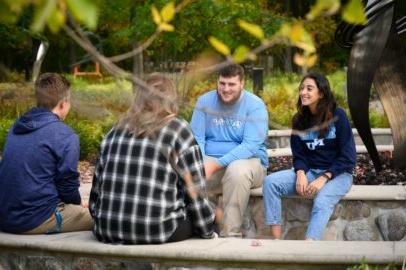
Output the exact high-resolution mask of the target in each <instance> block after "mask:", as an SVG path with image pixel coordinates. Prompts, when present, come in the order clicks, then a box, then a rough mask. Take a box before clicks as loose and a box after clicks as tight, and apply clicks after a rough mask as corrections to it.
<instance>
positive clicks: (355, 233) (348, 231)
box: [344, 219, 378, 241]
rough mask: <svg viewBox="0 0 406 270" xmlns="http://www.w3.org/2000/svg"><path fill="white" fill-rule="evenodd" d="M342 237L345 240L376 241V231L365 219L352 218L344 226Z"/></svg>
mask: <svg viewBox="0 0 406 270" xmlns="http://www.w3.org/2000/svg"><path fill="white" fill-rule="evenodd" d="M344 238H345V240H347V241H376V240H378V233H377V231H376V229H375V228H374V226H372V225H371V224H369V223H368V221H367V220H366V219H361V220H354V221H350V222H348V223H347V225H346V226H345V229H344Z"/></svg>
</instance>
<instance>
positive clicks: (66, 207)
mask: <svg viewBox="0 0 406 270" xmlns="http://www.w3.org/2000/svg"><path fill="white" fill-rule="evenodd" d="M57 211H59V212H60V214H61V216H62V227H61V231H57V232H74V231H90V230H91V229H92V225H93V221H92V217H91V216H90V213H89V209H87V208H84V207H82V206H81V205H76V204H64V203H61V204H59V205H58V207H57ZM56 227H57V220H56V214H55V213H53V214H52V215H51V217H50V218H48V219H47V220H45V222H44V223H42V224H41V225H39V226H38V227H36V228H34V229H32V230H30V231H27V232H25V233H24V234H44V233H48V232H52V231H54V230H55V228H56Z"/></svg>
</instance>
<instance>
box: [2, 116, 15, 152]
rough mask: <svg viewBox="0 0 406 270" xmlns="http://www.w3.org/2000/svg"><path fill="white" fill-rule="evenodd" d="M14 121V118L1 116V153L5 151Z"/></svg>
mask: <svg viewBox="0 0 406 270" xmlns="http://www.w3.org/2000/svg"><path fill="white" fill-rule="evenodd" d="M13 123H14V119H6V118H0V153H2V152H3V149H4V144H5V143H6V138H7V134H8V131H9V130H10V128H11V126H12V125H13Z"/></svg>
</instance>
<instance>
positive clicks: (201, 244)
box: [0, 231, 406, 265]
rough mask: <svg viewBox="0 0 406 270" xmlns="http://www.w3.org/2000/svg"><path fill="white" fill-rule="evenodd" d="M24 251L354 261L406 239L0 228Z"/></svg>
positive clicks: (4, 240) (389, 254)
mask: <svg viewBox="0 0 406 270" xmlns="http://www.w3.org/2000/svg"><path fill="white" fill-rule="evenodd" d="M5 249H6V250H23V251H24V252H28V251H40V252H45V253H46V252H52V253H61V254H74V255H79V256H102V257H104V258H106V257H108V258H118V259H120V258H121V259H131V260H144V261H145V260H148V261H157V262H159V261H177V262H179V261H185V262H187V261H189V262H193V263H198V262H199V261H205V262H207V261H209V262H228V263H250V264H252V265H258V264H264V263H304V264H312V263H317V264H335V263H337V264H342V263H345V264H347V263H348V264H357V263H359V262H360V261H361V260H362V259H363V258H365V260H366V261H367V262H368V263H376V264H384V263H385V264H386V263H390V262H396V263H401V262H402V261H403V259H404V257H405V255H406V242H379V241H375V242H369V241H366V242H358V241H352V242H351V241H288V240H284V241H282V240H252V239H236V238H217V239H209V240H204V239H190V240H186V241H182V242H177V243H169V244H162V245H132V246H131V245H111V244H103V243H100V242H98V241H97V240H96V239H95V238H94V236H93V234H92V233H91V232H90V231H87V232H72V233H62V234H54V235H14V234H7V233H1V232H0V252H1V250H5Z"/></svg>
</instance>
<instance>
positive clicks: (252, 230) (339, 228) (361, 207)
mask: <svg viewBox="0 0 406 270" xmlns="http://www.w3.org/2000/svg"><path fill="white" fill-rule="evenodd" d="M220 200H221V196H219V201H220ZM312 203H313V201H312V200H308V199H303V198H283V200H282V219H283V239H285V240H301V239H303V238H304V235H305V232H306V228H307V224H308V222H309V218H310V213H311V208H312ZM243 230H244V233H245V237H246V238H261V239H266V238H269V226H267V225H265V224H264V206H263V200H262V197H261V196H251V198H250V201H249V205H248V208H247V211H246V213H245V215H244V223H243ZM405 235H406V201H404V200H393V201H359V200H356V201H354V200H342V201H340V202H339V203H338V204H337V205H336V208H335V211H334V213H333V215H332V216H331V218H330V221H329V223H328V225H327V228H326V230H325V233H324V236H323V240H346V241H405V240H406V237H405Z"/></svg>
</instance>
